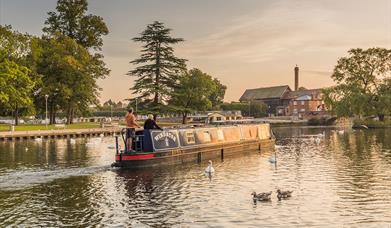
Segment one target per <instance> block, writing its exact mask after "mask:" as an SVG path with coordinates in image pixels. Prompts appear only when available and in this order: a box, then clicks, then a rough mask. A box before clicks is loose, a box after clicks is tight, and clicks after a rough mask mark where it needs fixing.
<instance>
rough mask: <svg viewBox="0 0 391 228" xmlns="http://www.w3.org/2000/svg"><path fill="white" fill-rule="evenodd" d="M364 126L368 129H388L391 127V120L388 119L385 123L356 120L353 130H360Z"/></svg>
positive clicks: (371, 120)
mask: <svg viewBox="0 0 391 228" xmlns="http://www.w3.org/2000/svg"><path fill="white" fill-rule="evenodd" d="M362 125H365V126H367V127H368V128H388V127H391V119H386V120H384V121H379V120H373V119H369V120H360V119H356V120H354V121H353V128H360V127H361V126H362Z"/></svg>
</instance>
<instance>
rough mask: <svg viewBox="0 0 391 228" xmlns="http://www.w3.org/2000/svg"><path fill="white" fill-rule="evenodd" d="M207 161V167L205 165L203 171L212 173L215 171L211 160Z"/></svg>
mask: <svg viewBox="0 0 391 228" xmlns="http://www.w3.org/2000/svg"><path fill="white" fill-rule="evenodd" d="M208 163H209V165H208V167H206V169H205V173H210V174H211V173H214V172H215V169H214V168H213V166H212V161H211V160H209V161H208Z"/></svg>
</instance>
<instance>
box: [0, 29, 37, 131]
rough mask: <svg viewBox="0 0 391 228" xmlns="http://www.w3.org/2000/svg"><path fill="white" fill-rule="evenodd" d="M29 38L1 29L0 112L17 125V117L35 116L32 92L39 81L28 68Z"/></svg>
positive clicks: (29, 54) (30, 53) (29, 55)
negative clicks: (10, 116) (8, 115)
mask: <svg viewBox="0 0 391 228" xmlns="http://www.w3.org/2000/svg"><path fill="white" fill-rule="evenodd" d="M31 55H32V45H31V37H30V36H28V35H26V34H21V33H19V32H16V31H12V28H11V27H10V26H5V27H3V26H0V112H1V114H3V115H6V114H10V113H11V114H12V115H13V116H14V117H15V124H16V125H17V124H18V122H19V121H18V119H19V114H20V112H23V113H30V114H32V113H34V105H33V98H32V97H33V91H34V88H35V87H36V86H37V85H38V83H39V81H40V78H39V77H38V76H37V75H36V74H34V72H33V71H32V70H30V68H29V66H30V65H29V61H28V60H29V59H30V57H31Z"/></svg>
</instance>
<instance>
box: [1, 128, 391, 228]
mask: <svg viewBox="0 0 391 228" xmlns="http://www.w3.org/2000/svg"><path fill="white" fill-rule="evenodd" d="M274 131H275V134H276V136H277V140H276V148H275V153H276V155H277V165H274V164H271V163H270V162H269V158H270V157H271V156H272V155H273V154H274V152H272V151H262V152H261V153H258V152H255V151H254V152H253V153H250V154H249V155H246V156H235V157H228V158H226V159H225V160H224V161H219V160H215V161H214V168H215V170H216V172H215V174H214V175H213V176H212V178H211V179H209V178H208V177H206V176H205V175H204V173H203V171H204V169H205V167H206V166H207V164H206V162H205V163H202V164H188V165H183V166H170V167H164V168H153V169H143V170H118V169H112V168H111V167H110V164H111V163H112V162H113V159H114V153H115V151H114V150H113V149H110V148H112V146H113V144H114V140H113V138H109V137H107V138H88V139H85V138H80V139H76V140H69V139H59V140H42V141H40V140H26V141H17V142H0V227H4V226H7V225H8V226H15V225H16V226H18V225H20V226H27V227H30V226H41V227H59V226H77V227H86V226H104V227H106V226H112V227H390V226H391V209H390V208H391V129H382V130H362V131H352V130H345V131H344V132H342V131H341V132H338V131H334V130H333V129H330V128H302V127H294V128H291V127H280V128H275V129H274ZM323 132H324V134H325V136H324V137H323V136H321V135H318V134H323ZM314 135H316V136H314ZM277 189H282V190H293V195H292V197H291V198H290V199H287V200H282V201H278V200H277V198H276V193H275V192H276V190H277ZM253 191H257V192H267V191H273V194H272V201H271V202H258V203H256V204H254V203H253V201H252V197H251V193H252V192H253Z"/></svg>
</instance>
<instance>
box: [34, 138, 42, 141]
mask: <svg viewBox="0 0 391 228" xmlns="http://www.w3.org/2000/svg"><path fill="white" fill-rule="evenodd" d="M34 140H35V141H36V142H42V138H41V137H38V138H35V139H34Z"/></svg>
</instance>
